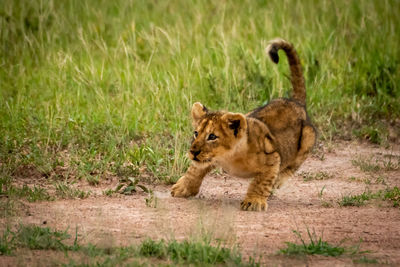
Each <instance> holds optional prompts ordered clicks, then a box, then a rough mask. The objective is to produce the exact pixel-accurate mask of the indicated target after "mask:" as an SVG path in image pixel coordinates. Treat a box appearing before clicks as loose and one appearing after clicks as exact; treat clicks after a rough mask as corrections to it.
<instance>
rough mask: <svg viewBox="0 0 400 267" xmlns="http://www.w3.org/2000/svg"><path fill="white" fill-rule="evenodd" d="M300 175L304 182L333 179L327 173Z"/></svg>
mask: <svg viewBox="0 0 400 267" xmlns="http://www.w3.org/2000/svg"><path fill="white" fill-rule="evenodd" d="M300 175H301V176H302V177H303V180H304V182H308V181H312V180H318V181H319V180H327V179H331V178H333V174H331V173H328V172H324V171H321V172H316V173H311V172H302V173H300Z"/></svg>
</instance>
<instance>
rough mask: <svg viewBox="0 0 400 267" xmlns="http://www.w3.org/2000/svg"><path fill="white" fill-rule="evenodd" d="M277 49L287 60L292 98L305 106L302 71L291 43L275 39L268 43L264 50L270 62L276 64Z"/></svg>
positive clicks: (277, 60) (277, 59)
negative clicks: (282, 52)
mask: <svg viewBox="0 0 400 267" xmlns="http://www.w3.org/2000/svg"><path fill="white" fill-rule="evenodd" d="M279 49H282V50H283V51H285V53H286V56H287V57H288V60H289V67H290V76H291V81H292V87H293V93H292V98H293V99H296V100H297V101H299V102H300V103H302V104H305V103H306V88H305V83H304V77H303V70H302V69H301V63H300V59H299V57H298V55H297V52H296V50H295V49H294V47H293V45H292V44H291V43H289V42H287V41H285V40H283V39H280V38H276V39H274V40H272V41H270V42H269V44H268V46H267V48H266V49H265V50H266V52H267V54H268V55H269V57H270V58H271V60H272V61H273V62H274V63H276V64H277V63H278V62H279V55H278V51H279Z"/></svg>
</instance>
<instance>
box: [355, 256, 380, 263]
mask: <svg viewBox="0 0 400 267" xmlns="http://www.w3.org/2000/svg"><path fill="white" fill-rule="evenodd" d="M353 262H354V263H359V264H377V263H378V261H377V260H376V259H371V258H367V257H366V256H362V257H361V258H359V259H354V260H353Z"/></svg>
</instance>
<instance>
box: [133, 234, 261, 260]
mask: <svg viewBox="0 0 400 267" xmlns="http://www.w3.org/2000/svg"><path fill="white" fill-rule="evenodd" d="M139 254H140V255H142V256H145V257H155V258H160V259H166V258H169V259H171V260H173V261H174V262H176V263H185V264H196V265H197V264H200V265H209V264H212V265H215V264H218V265H220V264H223V265H229V266H259V264H258V263H256V262H255V261H254V260H252V259H250V260H249V262H247V263H244V262H242V256H241V255H240V254H239V253H238V252H237V251H235V250H230V249H227V248H223V247H221V246H220V245H219V244H218V245H217V246H211V244H210V242H207V241H204V240H203V241H202V242H189V241H187V240H185V241H183V242H178V241H176V240H172V241H170V242H168V243H166V242H165V241H164V240H161V241H158V242H157V241H153V240H151V239H147V240H145V241H143V243H142V244H141V245H140V247H139Z"/></svg>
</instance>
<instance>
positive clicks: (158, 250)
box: [139, 239, 167, 258]
mask: <svg viewBox="0 0 400 267" xmlns="http://www.w3.org/2000/svg"><path fill="white" fill-rule="evenodd" d="M139 253H140V255H142V256H145V257H154V258H163V257H165V256H166V255H167V251H166V245H165V242H164V240H161V241H159V242H156V241H154V240H152V239H146V240H144V241H143V242H142V243H141V244H140V246H139Z"/></svg>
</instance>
